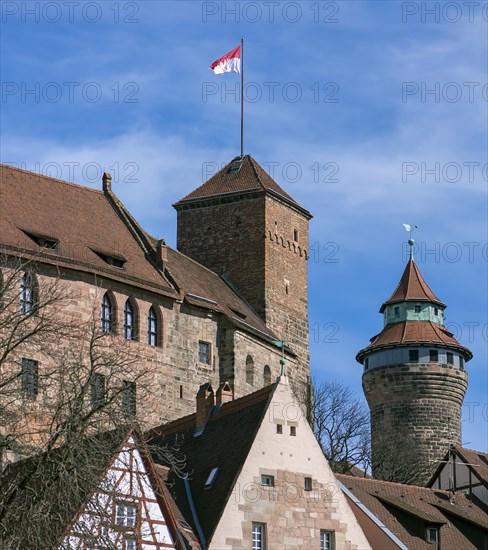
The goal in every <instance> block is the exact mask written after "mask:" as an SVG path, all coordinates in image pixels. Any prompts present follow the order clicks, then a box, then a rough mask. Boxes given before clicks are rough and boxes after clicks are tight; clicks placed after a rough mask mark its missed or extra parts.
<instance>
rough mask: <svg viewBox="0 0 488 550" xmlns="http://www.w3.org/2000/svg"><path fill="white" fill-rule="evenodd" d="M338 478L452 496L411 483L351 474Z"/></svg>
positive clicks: (341, 475)
mask: <svg viewBox="0 0 488 550" xmlns="http://www.w3.org/2000/svg"><path fill="white" fill-rule="evenodd" d="M335 475H336V477H339V478H341V477H342V478H348V479H353V480H355V481H359V482H360V483H362V482H363V481H366V482H368V483H380V484H384V485H388V486H391V485H393V486H394V487H404V488H406V489H407V490H417V489H421V490H425V491H428V492H436V493H442V494H445V495H447V496H449V495H450V493H449V491H444V490H443V489H434V488H433V487H424V486H423V485H410V484H409V483H398V482H397V481H385V480H383V479H375V478H373V477H372V478H369V477H358V476H353V475H349V474H335ZM372 496H375V495H372Z"/></svg>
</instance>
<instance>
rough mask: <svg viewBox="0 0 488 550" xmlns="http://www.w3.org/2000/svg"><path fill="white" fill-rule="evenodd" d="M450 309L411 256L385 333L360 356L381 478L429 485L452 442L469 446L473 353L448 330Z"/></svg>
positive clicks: (388, 308) (390, 304)
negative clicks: (465, 440) (465, 432)
mask: <svg viewBox="0 0 488 550" xmlns="http://www.w3.org/2000/svg"><path fill="white" fill-rule="evenodd" d="M410 244H411V246H412V244H413V241H412V242H411V243H410ZM445 308H446V305H445V304H444V303H443V302H441V301H440V300H439V299H438V298H437V297H436V296H435V294H434V293H433V292H432V290H431V289H430V288H429V286H428V285H427V283H426V282H425V280H424V278H423V277H422V275H421V273H420V271H419V268H418V266H417V265H416V263H415V262H414V259H413V256H411V258H410V260H409V262H408V264H407V266H406V268H405V271H404V272H403V275H402V278H401V280H400V283H399V284H398V286H397V288H396V290H395V291H394V292H393V294H392V295H391V297H390V298H389V299H388V300H387V301H386V302H385V303H384V304H383V305H382V306H381V308H380V313H382V314H383V319H384V328H383V330H382V331H381V332H380V333H379V334H377V335H376V336H374V337H373V338H371V340H370V342H371V343H370V345H369V346H368V347H366V348H364V349H362V350H361V351H360V352H359V353H358V354H357V356H356V360H357V361H358V362H359V363H361V364H362V365H363V367H364V372H363V380H362V381H363V390H364V393H365V395H366V399H367V401H368V404H369V408H370V413H371V446H372V456H373V461H372V466H373V475H374V477H375V478H377V479H385V480H387V481H396V482H400V483H412V484H423V483H426V482H427V481H428V479H429V477H430V475H431V474H432V473H433V471H434V470H435V469H436V467H437V466H438V465H439V461H440V460H442V459H443V457H444V456H445V453H446V451H447V450H448V449H449V446H450V444H454V445H460V444H461V406H462V403H463V399H464V394H465V393H466V388H467V385H468V375H467V373H466V370H465V363H466V361H469V360H470V359H471V358H472V353H471V352H470V351H469V349H467V348H465V347H464V346H462V345H461V344H460V343H459V342H458V341H457V340H456V339H455V338H454V337H453V335H452V334H451V333H450V332H449V331H448V330H447V329H446V328H445V327H444V310H445Z"/></svg>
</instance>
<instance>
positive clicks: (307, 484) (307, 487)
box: [305, 477, 312, 491]
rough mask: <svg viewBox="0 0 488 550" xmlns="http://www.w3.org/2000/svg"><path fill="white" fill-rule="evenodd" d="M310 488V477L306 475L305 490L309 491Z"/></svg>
mask: <svg viewBox="0 0 488 550" xmlns="http://www.w3.org/2000/svg"><path fill="white" fill-rule="evenodd" d="M311 490H312V478H311V477H306V478H305V491H311Z"/></svg>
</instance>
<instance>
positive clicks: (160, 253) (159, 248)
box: [156, 239, 168, 268]
mask: <svg viewBox="0 0 488 550" xmlns="http://www.w3.org/2000/svg"><path fill="white" fill-rule="evenodd" d="M167 261H168V249H167V248H166V243H165V241H164V239H159V241H158V242H157V244H156V262H157V264H158V266H159V267H161V268H163V267H164V264H165V263H166V262H167Z"/></svg>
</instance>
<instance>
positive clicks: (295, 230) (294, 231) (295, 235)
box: [293, 229, 298, 242]
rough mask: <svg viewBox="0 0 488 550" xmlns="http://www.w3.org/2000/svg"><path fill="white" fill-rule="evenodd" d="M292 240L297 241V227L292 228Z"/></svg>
mask: <svg viewBox="0 0 488 550" xmlns="http://www.w3.org/2000/svg"><path fill="white" fill-rule="evenodd" d="M293 240H294V241H295V242H298V229H294V230H293Z"/></svg>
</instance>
